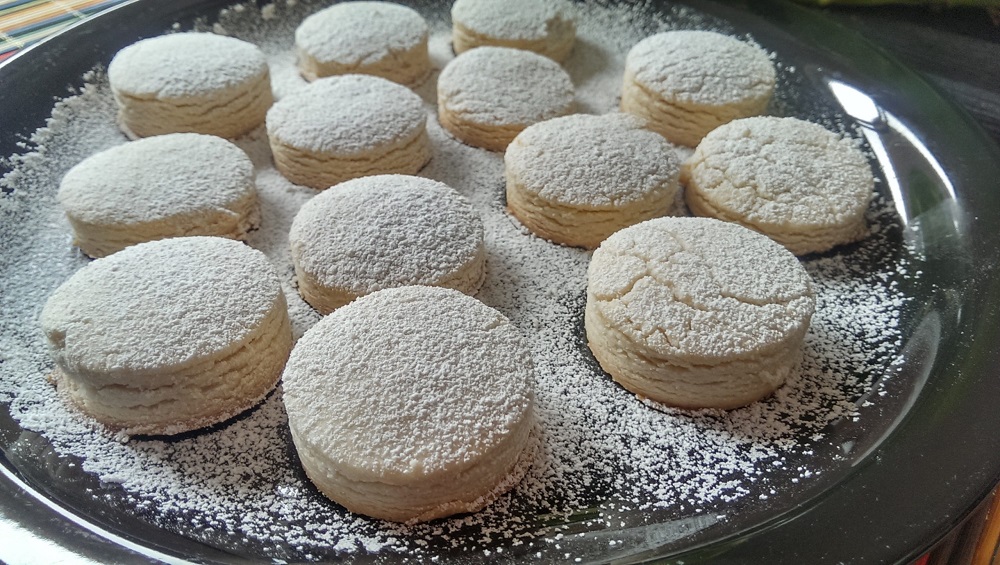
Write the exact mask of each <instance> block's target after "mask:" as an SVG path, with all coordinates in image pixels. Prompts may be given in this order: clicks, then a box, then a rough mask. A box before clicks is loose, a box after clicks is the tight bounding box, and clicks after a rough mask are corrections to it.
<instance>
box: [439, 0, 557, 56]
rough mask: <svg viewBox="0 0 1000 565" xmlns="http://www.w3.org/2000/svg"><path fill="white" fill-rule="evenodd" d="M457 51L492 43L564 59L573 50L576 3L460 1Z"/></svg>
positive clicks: (455, 8) (455, 10) (455, 14)
mask: <svg viewBox="0 0 1000 565" xmlns="http://www.w3.org/2000/svg"><path fill="white" fill-rule="evenodd" d="M451 20H452V24H453V27H452V42H453V45H454V47H455V53H462V52H464V51H468V50H469V49H473V48H475V47H482V46H485V45H492V46H495V47H512V48H515V49H525V50H527V51H534V52H535V53H538V54H539V55H544V56H546V57H548V58H550V59H552V60H554V61H557V62H562V61H564V60H565V59H566V57H568V56H569V54H570V52H571V51H572V50H573V43H574V42H575V41H576V24H575V23H574V17H573V6H572V5H571V4H570V3H569V2H565V1H564V0H456V2H455V3H454V4H453V5H452V7H451Z"/></svg>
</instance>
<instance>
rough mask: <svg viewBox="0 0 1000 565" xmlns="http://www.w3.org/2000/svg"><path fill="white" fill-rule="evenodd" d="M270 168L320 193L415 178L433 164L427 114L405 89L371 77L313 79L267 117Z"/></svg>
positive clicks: (411, 93)
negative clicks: (355, 182) (373, 178)
mask: <svg viewBox="0 0 1000 565" xmlns="http://www.w3.org/2000/svg"><path fill="white" fill-rule="evenodd" d="M267 136H268V139H269V141H270V144H271V153H272V154H273V156H274V165H275V167H277V169H278V171H279V172H280V173H281V174H282V175H284V177H285V178H287V179H288V180H290V181H292V182H293V183H295V184H300V185H304V186H310V187H312V188H317V189H321V190H322V189H326V188H329V187H330V186H333V185H335V184H337V183H339V182H343V181H345V180H349V179H354V178H358V177H364V176H369V175H378V174H391V173H396V174H413V173H416V172H417V171H419V170H420V169H421V168H423V166H424V165H426V164H427V162H428V161H430V159H431V145H430V139H429V138H428V136H427V114H426V112H425V111H424V106H423V102H422V101H421V100H420V97H419V96H417V95H416V94H414V93H413V91H411V90H410V89H408V88H406V87H405V86H401V85H399V84H396V83H394V82H391V81H388V80H386V79H384V78H380V77H375V76H369V75H342V76H335V77H329V78H323V79H319V80H317V81H315V82H312V83H310V84H308V85H306V86H304V87H302V88H300V89H299V90H296V91H294V92H292V93H291V94H289V95H288V96H285V97H284V98H282V99H281V100H279V101H278V102H277V103H276V104H275V105H274V106H273V107H272V108H271V109H270V110H269V111H268V113H267Z"/></svg>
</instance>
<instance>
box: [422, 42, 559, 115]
mask: <svg viewBox="0 0 1000 565" xmlns="http://www.w3.org/2000/svg"><path fill="white" fill-rule="evenodd" d="M438 98H439V101H440V103H441V109H442V111H444V112H448V113H449V114H454V115H456V116H461V119H462V120H463V121H467V122H474V123H476V124H482V125H524V124H533V123H535V122H539V121H542V120H546V119H549V118H554V117H556V116H561V115H563V114H565V113H567V112H568V111H569V109H570V108H571V107H572V105H573V82H572V81H571V80H570V77H569V75H568V74H566V71H564V70H563V68H562V67H561V66H559V63H556V62H555V61H553V60H552V59H549V58H548V57H544V56H542V55H539V54H537V53H532V52H531V51H524V50H521V49H511V48H509V47H489V46H487V47H478V48H476V49H473V50H471V51H466V52H465V53H462V54H461V55H459V56H458V57H456V58H455V59H454V60H452V61H451V62H450V63H448V65H447V66H446V67H445V68H444V70H443V71H441V76H440V77H439V78H438Z"/></svg>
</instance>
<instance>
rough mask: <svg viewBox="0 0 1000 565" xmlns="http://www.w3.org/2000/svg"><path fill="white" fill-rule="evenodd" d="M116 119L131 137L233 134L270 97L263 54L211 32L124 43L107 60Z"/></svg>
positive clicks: (255, 119)
mask: <svg viewBox="0 0 1000 565" xmlns="http://www.w3.org/2000/svg"><path fill="white" fill-rule="evenodd" d="M108 81H109V82H110V83H111V90H112V91H113V92H114V96H115V101H116V102H117V103H118V107H119V114H118V117H119V125H121V127H122V130H123V131H124V132H125V133H126V134H127V135H128V136H129V137H131V138H133V139H134V138H137V137H148V136H151V135H160V134H164V133H175V132H194V133H205V134H209V135H218V136H220V137H237V136H240V135H242V134H244V133H247V132H248V131H250V130H252V129H254V128H255V127H257V126H258V125H260V123H261V122H263V121H264V115H265V114H266V113H267V109H268V108H269V107H270V106H271V103H272V102H273V101H274V98H273V96H272V94H271V79H270V75H269V73H268V68H267V62H266V61H265V60H264V54H263V53H261V51H260V49H258V48H257V47H256V46H255V45H253V44H251V43H247V42H245V41H240V40H238V39H233V38H231V37H224V36H221V35H215V34H212V33H177V34H172V35H163V36H160V37H153V38H150V39H144V40H142V41H139V42H138V43H134V44H132V45H130V46H128V47H126V48H125V49H122V50H121V51H119V52H118V54H117V55H115V57H114V59H112V61H111V64H110V65H109V66H108Z"/></svg>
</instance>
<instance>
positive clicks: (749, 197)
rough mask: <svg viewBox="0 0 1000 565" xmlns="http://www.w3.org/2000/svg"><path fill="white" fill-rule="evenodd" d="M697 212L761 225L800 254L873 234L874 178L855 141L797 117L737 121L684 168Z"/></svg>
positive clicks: (706, 141) (691, 204)
mask: <svg viewBox="0 0 1000 565" xmlns="http://www.w3.org/2000/svg"><path fill="white" fill-rule="evenodd" d="M681 179H682V182H683V183H684V184H685V186H686V187H687V188H686V190H685V199H686V200H687V205H688V207H689V208H690V209H691V211H692V212H693V213H695V214H697V215H699V216H711V217H714V218H719V219H720V220H726V221H728V222H736V223H738V224H742V225H744V226H746V227H748V228H751V229H753V230H756V231H759V232H760V233H763V234H764V235H766V236H768V237H770V238H771V239H773V240H775V241H777V242H778V243H780V244H782V245H784V246H785V247H786V248H788V250H789V251H791V252H792V253H795V254H796V255H804V254H806V253H815V252H820V251H826V250H828V249H831V248H833V247H835V246H837V245H840V244H843V243H849V242H852V241H857V240H858V239H861V238H863V237H865V236H866V235H867V234H868V229H867V224H866V222H865V212H866V211H867V210H868V203H869V202H870V201H871V198H872V195H873V192H874V189H875V179H874V177H873V176H872V170H871V166H870V165H869V164H868V160H867V159H865V156H864V155H863V154H862V153H861V151H860V149H858V147H857V145H856V144H855V142H854V141H853V140H851V139H849V138H844V137H841V136H839V135H836V134H834V133H833V132H831V131H829V130H827V129H825V128H823V127H822V126H820V125H817V124H813V123H810V122H806V121H803V120H799V119H796V118H775V117H759V118H746V119H742V120H736V121H734V122H731V123H729V124H726V125H724V126H722V127H719V128H718V129H716V130H714V131H713V132H712V133H710V134H708V136H706V137H705V139H704V140H703V141H702V142H701V143H700V144H699V145H698V148H697V149H696V150H695V152H694V154H693V155H692V156H691V157H690V158H689V159H688V160H687V161H685V163H684V165H683V166H682V172H681Z"/></svg>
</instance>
